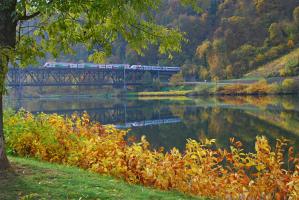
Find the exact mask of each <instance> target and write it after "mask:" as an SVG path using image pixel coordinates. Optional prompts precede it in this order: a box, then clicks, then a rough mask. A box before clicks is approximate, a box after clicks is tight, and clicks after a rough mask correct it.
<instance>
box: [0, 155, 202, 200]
mask: <svg viewBox="0 0 299 200" xmlns="http://www.w3.org/2000/svg"><path fill="white" fill-rule="evenodd" d="M9 160H10V161H11V164H12V169H13V171H7V172H0V199H128V200H131V199H173V200H175V199H182V200H184V199H186V200H187V199H200V198H195V197H191V196H186V195H183V194H181V193H178V192H171V191H168V192H167V191H160V190H157V189H152V188H147V187H142V186H138V185H131V184H128V183H125V182H124V181H122V180H117V179H115V178H112V177H109V176H101V175H99V174H96V173H92V172H87V171H84V170H82V169H78V168H75V167H68V166H63V165H57V164H50V163H45V162H41V161H36V160H33V159H29V158H18V157H9Z"/></svg>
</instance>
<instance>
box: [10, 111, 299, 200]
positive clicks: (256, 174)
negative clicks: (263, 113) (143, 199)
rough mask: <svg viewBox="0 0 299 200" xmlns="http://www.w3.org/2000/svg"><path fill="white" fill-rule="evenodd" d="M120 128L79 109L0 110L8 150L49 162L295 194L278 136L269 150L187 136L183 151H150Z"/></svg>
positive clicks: (292, 169)
mask: <svg viewBox="0 0 299 200" xmlns="http://www.w3.org/2000/svg"><path fill="white" fill-rule="evenodd" d="M126 133H127V132H126V131H121V130H117V129H115V128H113V127H112V126H107V127H103V126H101V125H100V124H99V123H92V122H90V120H89V117H88V115H87V114H86V113H85V114H84V115H83V116H82V117H80V116H78V115H76V114H74V115H72V116H71V117H67V118H64V117H62V116H59V115H56V114H53V115H46V114H39V115H36V116H34V115H32V114H30V113H27V112H24V111H20V112H18V113H17V114H11V115H9V116H6V117H5V134H6V137H7V146H8V150H9V151H10V152H12V153H14V154H15V155H19V156H31V157H36V158H38V159H41V160H46V161H50V162H56V163H63V164H67V165H73V166H78V167H81V168H84V169H88V170H91V171H94V172H98V173H101V174H109V175H113V176H116V177H120V178H123V179H125V180H126V181H128V182H130V183H138V184H143V185H146V186H154V187H157V188H161V189H165V190H166V189H175V190H179V191H182V192H185V193H190V194H194V195H203V196H209V197H215V198H223V199H275V198H276V199H286V198H289V199H298V198H299V164H298V157H296V156H294V149H292V148H289V150H288V153H286V154H288V156H287V157H286V158H285V157H284V155H285V153H284V151H285V149H286V146H287V143H286V141H285V140H283V139H281V140H277V145H276V148H275V149H273V150H272V149H271V147H270V145H269V143H268V140H267V139H266V138H265V137H257V141H256V145H255V149H256V153H245V152H244V151H243V150H242V144H241V143H240V142H238V141H235V140H234V139H231V143H232V146H231V149H230V150H225V149H216V148H215V140H207V139H206V140H205V141H202V142H197V141H195V140H191V139H189V140H188V141H187V144H186V150H185V152H183V153H182V152H180V151H179V150H177V149H176V148H173V149H172V150H171V151H170V152H164V151H163V150H162V149H161V150H151V149H150V147H149V146H150V144H149V143H148V141H147V140H146V139H145V138H144V137H142V139H141V141H140V142H138V143H136V142H135V143H134V142H130V143H132V144H129V142H127V141H126V140H125V136H126ZM284 166H288V168H287V169H285V168H284Z"/></svg>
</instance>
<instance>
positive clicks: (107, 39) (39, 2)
mask: <svg viewBox="0 0 299 200" xmlns="http://www.w3.org/2000/svg"><path fill="white" fill-rule="evenodd" d="M160 2H161V1H160V0H145V1H138V0H131V1H123V0H95V1H83V0H78V1H67V2H65V1H45V0H32V1H19V2H18V4H17V12H18V16H21V17H20V19H25V18H29V16H32V17H33V19H31V20H30V21H29V22H28V23H29V24H30V26H28V27H26V26H24V24H23V23H19V26H18V29H19V30H20V35H23V34H24V31H22V30H23V29H25V30H26V32H27V33H28V35H27V36H26V37H23V36H21V37H19V38H20V40H19V41H18V45H17V51H16V52H17V55H18V57H19V58H21V59H20V60H21V65H23V66H25V65H28V64H29V63H32V62H33V63H34V60H36V57H43V56H45V55H46V54H48V53H49V54H51V55H53V56H54V57H57V56H58V55H60V54H61V53H64V54H69V53H76V52H72V49H71V48H72V46H73V45H75V44H82V45H84V46H85V47H86V48H87V49H88V50H90V51H92V52H93V53H92V55H90V56H89V60H90V61H94V62H102V61H103V60H104V59H105V57H106V56H108V55H109V54H111V50H112V43H113V42H114V41H116V40H117V39H118V38H120V37H121V38H124V39H125V40H126V41H127V42H128V44H129V46H130V48H131V49H133V50H135V51H136V52H137V53H138V54H140V55H143V53H142V52H143V51H144V50H145V49H147V47H148V45H158V46H159V53H161V54H167V55H168V56H169V57H170V58H171V57H172V52H174V51H176V52H178V51H181V42H182V41H185V40H184V38H183V34H182V33H180V32H179V30H175V29H170V28H166V27H164V26H160V25H157V24H155V23H154V22H153V21H152V20H151V18H152V17H151V15H152V11H153V10H154V9H157V8H158V5H159V4H160ZM35 14H38V15H37V16H38V17H35V16H34V15H35ZM26 16H27V17H26Z"/></svg>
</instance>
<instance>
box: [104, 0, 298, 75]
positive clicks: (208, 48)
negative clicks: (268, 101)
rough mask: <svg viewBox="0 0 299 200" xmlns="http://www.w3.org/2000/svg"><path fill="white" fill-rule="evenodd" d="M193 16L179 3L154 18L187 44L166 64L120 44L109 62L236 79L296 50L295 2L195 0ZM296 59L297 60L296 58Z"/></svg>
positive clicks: (167, 4) (172, 0)
mask: <svg viewBox="0 0 299 200" xmlns="http://www.w3.org/2000/svg"><path fill="white" fill-rule="evenodd" d="M199 2H200V4H199V5H200V6H201V7H202V8H203V12H202V13H201V14H197V13H196V12H195V11H194V10H193V9H192V8H190V7H184V6H182V5H181V4H180V1H179V0H165V1H164V3H163V6H162V7H161V8H160V12H157V13H156V15H155V20H157V21H158V22H159V23H161V24H164V25H167V26H171V27H178V28H179V29H180V30H181V31H183V32H185V33H186V37H187V39H188V42H187V43H185V44H184V45H183V50H182V52H181V53H178V54H176V55H175V57H174V58H173V59H172V60H170V59H168V58H167V57H164V56H161V55H158V53H157V49H156V48H155V47H150V48H149V50H147V51H146V52H145V56H143V57H142V56H138V55H137V53H136V52H134V51H132V50H131V49H130V48H129V47H128V46H126V44H125V43H124V42H122V41H121V40H120V41H119V42H117V43H116V44H115V49H114V51H113V56H112V57H111V58H110V61H111V62H127V63H141V64H158V63H159V64H160V65H162V64H163V65H180V66H183V74H184V75H185V76H186V77H189V78H190V77H196V78H202V79H209V78H211V79H225V78H234V77H241V76H242V75H243V74H245V73H248V72H249V71H251V70H254V69H256V68H257V67H258V66H260V65H263V64H265V63H267V62H269V61H271V60H273V59H275V58H277V57H279V56H281V55H283V54H286V53H288V52H290V51H291V50H292V49H293V48H295V47H296V46H298V40H299V0H283V1H282V0H201V1H199ZM298 56H299V55H298Z"/></svg>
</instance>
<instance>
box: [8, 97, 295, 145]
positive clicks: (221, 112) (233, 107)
mask: <svg viewBox="0 0 299 200" xmlns="http://www.w3.org/2000/svg"><path fill="white" fill-rule="evenodd" d="M5 106H6V108H8V107H10V108H13V109H19V108H21V107H23V108H24V109H26V110H28V111H31V112H33V113H37V112H45V113H59V114H64V115H70V114H72V113H73V112H78V113H82V112H84V111H87V112H88V113H89V114H90V116H91V118H92V120H96V121H100V122H101V123H102V124H114V125H115V126H116V127H118V128H124V129H126V128H130V132H129V135H130V136H135V137H137V138H140V137H141V136H142V135H145V136H146V137H147V139H148V140H149V141H150V143H151V144H152V147H153V148H158V147H160V146H163V147H164V148H165V149H166V150H169V149H170V148H172V147H177V148H179V149H184V146H185V144H186V140H187V139H188V138H192V139H196V140H200V139H204V138H215V139H216V140H217V145H218V146H219V147H228V146H229V138H231V137H234V138H236V139H238V140H240V141H241V142H242V143H243V144H244V146H245V149H246V150H253V149H254V141H255V138H256V136H257V135H265V136H266V137H267V138H268V139H269V140H270V141H271V144H272V145H274V143H275V140H276V139H277V138H280V137H285V138H288V139H289V140H290V143H291V144H293V145H294V146H295V148H298V144H299V97H298V96H293V97H290V96H288V97H273V96H271V97H226V98H195V99H187V98H183V99H177V100H176V99H172V100H169V99H157V100H155V99H119V98H109V99H99V98H80V97H72V98H67V97H66V98H59V99H53V98H52V99H51V98H49V99H23V100H13V99H6V101H5Z"/></svg>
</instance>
